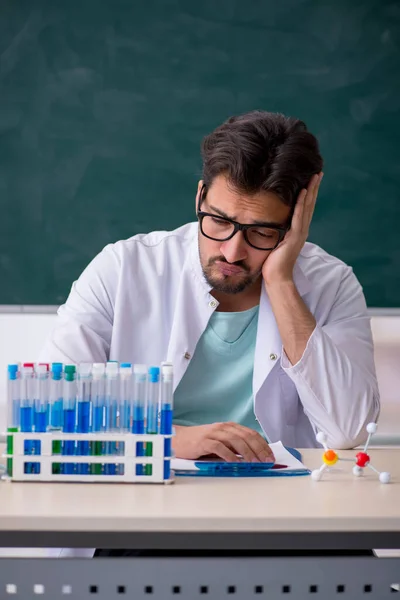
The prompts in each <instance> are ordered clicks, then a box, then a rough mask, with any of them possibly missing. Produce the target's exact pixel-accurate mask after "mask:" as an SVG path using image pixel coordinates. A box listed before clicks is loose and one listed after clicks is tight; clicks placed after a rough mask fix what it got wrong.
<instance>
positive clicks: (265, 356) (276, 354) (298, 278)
mask: <svg viewBox="0 0 400 600" xmlns="http://www.w3.org/2000/svg"><path fill="white" fill-rule="evenodd" d="M300 261H301V257H299V259H298V260H297V262H296V264H295V266H294V270H293V279H294V283H295V285H296V288H297V290H298V292H299V294H300V296H304V295H305V294H306V293H307V292H309V291H310V289H311V284H310V281H309V280H308V279H307V277H306V276H305V275H304V273H303V271H302V269H301V266H300V264H299V262H300ZM282 352H283V349H282V339H281V336H280V333H279V329H278V325H277V322H276V319H275V315H274V313H273V310H272V307H271V303H270V301H269V298H268V294H267V292H266V289H265V285H264V283H263V285H262V288H261V297H260V310H259V316H258V328H257V340H256V350H255V355H254V371H253V395H254V397H255V396H256V394H257V392H258V391H259V390H260V388H261V386H262V384H263V383H264V381H265V380H266V378H267V377H268V375H269V374H270V372H271V370H272V369H273V367H274V366H275V365H278V363H280V357H281V355H282Z"/></svg>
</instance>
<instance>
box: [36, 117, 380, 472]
mask: <svg viewBox="0 0 400 600" xmlns="http://www.w3.org/2000/svg"><path fill="white" fill-rule="evenodd" d="M202 154H203V178H202V180H201V181H200V182H199V184H198V189H197V195H196V201H195V208H196V213H197V222H196V223H190V224H187V225H184V226H183V227H180V228H179V229H177V230H175V231H172V232H165V231H162V232H152V233H149V234H142V235H136V236H134V237H132V238H131V239H129V240H125V241H120V242H117V243H116V244H112V245H109V246H107V247H106V248H105V249H104V250H103V251H102V252H101V253H100V254H99V255H98V256H97V257H96V258H95V259H94V260H93V261H92V262H91V263H90V265H89V266H88V267H87V268H86V270H85V271H84V272H83V274H82V275H81V277H80V278H79V279H78V281H76V282H75V283H74V284H73V286H72V290H71V293H70V295H69V298H68V300H67V302H66V303H65V304H64V305H63V306H61V308H60V309H59V311H58V315H59V316H58V322H57V325H56V327H55V329H54V331H53V333H52V335H51V336H50V338H49V340H48V342H47V344H46V347H45V348H44V350H43V353H42V358H43V360H44V359H46V360H47V361H49V360H50V361H62V362H73V363H79V362H105V361H107V360H118V361H130V362H133V363H134V362H140V363H147V364H149V365H150V364H159V363H160V362H161V361H163V360H169V361H172V362H173V364H174V369H175V385H176V389H175V426H176V436H175V438H174V449H175V453H176V455H177V456H179V457H184V458H197V457H199V456H201V455H205V454H216V455H218V456H220V457H222V458H224V459H226V460H228V461H230V460H235V455H236V454H241V455H242V456H243V457H244V458H245V459H246V460H254V461H257V460H261V461H264V460H268V459H269V458H270V456H271V450H270V448H269V446H268V443H267V441H276V440H282V442H283V443H285V444H287V445H290V446H297V447H309V446H315V445H317V443H316V441H315V432H316V431H317V430H321V431H323V432H325V433H326V434H327V436H328V443H329V444H330V445H332V447H334V448H350V447H353V446H355V445H358V444H360V443H361V442H362V441H363V440H364V438H365V425H366V423H368V422H369V421H374V420H375V419H376V418H377V416H378V412H379V392H378V387H377V381H376V375H375V367H374V358H373V343H372V337H371V329H370V323H369V319H368V316H367V310H366V304H365V300H364V296H363V292H362V288H361V286H360V284H359V283H358V281H357V279H356V277H355V276H354V274H353V272H352V270H351V268H350V267H348V266H346V265H345V264H344V263H343V262H341V261H340V260H338V259H337V258H335V257H333V256H330V255H329V254H327V253H326V252H324V251H323V250H322V249H321V248H319V247H318V246H315V245H313V244H310V243H306V239H307V236H308V231H309V226H310V222H311V218H312V215H313V211H314V206H315V202H316V199H317V194H318V189H319V186H320V183H321V179H322V158H321V156H320V153H319V149H318V143H317V140H316V139H315V137H314V136H313V135H312V134H311V133H309V132H308V131H307V129H306V126H305V124H304V123H303V122H302V121H299V120H297V119H294V118H287V117H285V116H283V115H281V114H275V113H267V112H262V111H255V112H251V113H248V114H245V115H242V116H239V117H232V118H231V119H229V120H228V121H227V122H225V123H224V124H223V125H221V126H220V127H218V128H217V129H216V130H215V131H214V132H212V133H211V134H210V135H209V136H207V137H206V138H205V140H204V141H203V147H202ZM327 227H329V223H327Z"/></svg>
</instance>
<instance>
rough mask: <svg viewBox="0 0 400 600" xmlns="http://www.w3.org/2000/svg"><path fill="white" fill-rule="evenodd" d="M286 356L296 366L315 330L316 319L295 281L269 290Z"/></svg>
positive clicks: (270, 287)
mask: <svg viewBox="0 0 400 600" xmlns="http://www.w3.org/2000/svg"><path fill="white" fill-rule="evenodd" d="M267 293H268V297H269V301H270V302H271V306H272V310H273V312H274V316H275V319H276V322H277V325H278V329H279V333H280V335H281V339H282V343H283V347H284V350H285V352H286V356H287V357H288V359H289V360H290V362H291V363H292V365H294V364H295V363H297V362H298V361H299V360H300V359H301V357H302V356H303V353H304V350H305V349H306V346H307V343H308V340H309V339H310V337H311V334H312V332H313V331H314V329H315V325H316V322H315V319H314V317H313V316H312V314H311V313H310V311H309V310H308V308H307V306H306V305H305V304H304V302H303V300H302V298H301V296H300V294H299V292H298V291H297V288H296V286H295V284H294V282H293V281H284V282H279V281H278V282H277V283H276V284H274V285H270V286H269V287H268V290H267Z"/></svg>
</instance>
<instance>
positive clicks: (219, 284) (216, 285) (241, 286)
mask: <svg viewBox="0 0 400 600" xmlns="http://www.w3.org/2000/svg"><path fill="white" fill-rule="evenodd" d="M217 261H218V262H221V263H226V264H232V265H235V266H237V267H241V268H242V269H243V271H244V272H245V273H247V275H242V274H240V275H239V276H238V275H226V276H224V275H222V274H221V275H220V276H216V275H213V273H212V267H213V265H214V264H215V263H216V262H217ZM201 266H202V269H203V275H204V277H205V279H206V281H207V283H208V284H209V285H210V286H211V287H212V288H213V289H214V290H215V291H217V292H222V293H224V294H240V293H241V292H244V290H246V289H247V288H249V287H250V286H251V285H253V283H254V282H255V281H257V279H258V278H259V276H260V275H261V270H260V271H258V272H257V273H250V272H249V269H248V267H247V266H246V265H245V264H244V263H242V261H238V262H235V263H228V261H227V260H225V258H224V257H223V256H215V257H213V258H210V259H209V261H208V263H207V265H206V266H203V264H202V265H201ZM235 279H236V280H237V281H235Z"/></svg>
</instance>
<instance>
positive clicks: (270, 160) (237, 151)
mask: <svg viewBox="0 0 400 600" xmlns="http://www.w3.org/2000/svg"><path fill="white" fill-rule="evenodd" d="M202 157H203V180H204V183H205V185H206V186H207V187H209V186H210V185H211V183H212V181H213V179H214V178H215V177H217V176H218V175H226V177H227V178H228V181H229V182H230V183H231V184H232V185H233V187H234V188H236V189H238V190H239V191H241V192H243V193H248V194H254V193H257V192H259V191H261V190H264V191H270V192H274V193H276V194H277V195H278V196H279V197H280V199H281V200H282V202H284V203H285V204H287V205H288V206H291V207H293V206H294V205H295V203H296V200H297V197H298V195H299V193H300V191H301V189H302V188H306V187H307V185H308V183H309V182H310V179H311V177H312V176H313V175H314V174H316V173H319V172H320V171H321V170H322V166H323V160H322V157H321V155H320V152H319V146H318V141H317V139H316V138H315V136H313V135H312V133H310V132H308V131H307V127H306V125H305V123H304V122H303V121H300V120H299V119H295V118H293V117H286V116H285V115H282V114H280V113H272V112H265V111H262V110H255V111H252V112H249V113H246V114H244V115H240V116H236V117H231V118H230V119H228V120H227V121H225V123H223V124H222V125H220V126H219V127H217V129H215V130H214V131H213V132H212V133H210V134H209V135H208V136H206V137H205V138H204V140H203V143H202Z"/></svg>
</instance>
